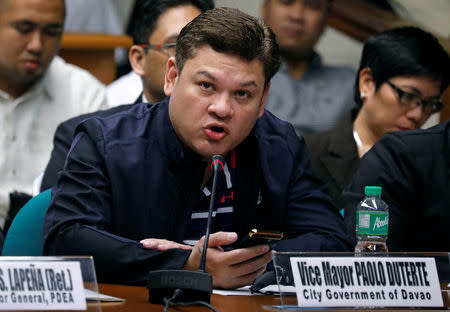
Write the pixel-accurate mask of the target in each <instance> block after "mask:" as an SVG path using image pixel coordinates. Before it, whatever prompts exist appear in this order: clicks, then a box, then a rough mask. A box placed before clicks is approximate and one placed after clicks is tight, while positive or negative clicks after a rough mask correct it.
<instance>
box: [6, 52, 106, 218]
mask: <svg viewBox="0 0 450 312" xmlns="http://www.w3.org/2000/svg"><path fill="white" fill-rule="evenodd" d="M105 107H106V97H105V87H104V85H103V84H102V83H101V82H100V81H98V80H97V79H96V78H95V77H93V76H92V75H91V74H89V73H88V72H87V71H85V70H83V69H81V68H78V67H76V66H74V65H71V64H67V63H65V62H64V60H63V59H61V58H60V57H55V58H54V60H53V61H52V63H51V65H50V66H49V68H48V70H47V72H46V74H45V75H44V77H43V79H41V80H40V81H39V82H38V83H36V84H35V85H34V86H33V87H32V88H31V89H30V90H28V91H27V92H26V93H24V94H23V95H22V96H20V97H19V98H16V99H14V98H12V97H11V96H10V95H9V94H7V93H6V92H4V91H2V90H0V225H3V223H4V218H5V216H6V214H7V212H8V209H9V193H10V192H12V191H18V192H25V193H28V194H32V185H33V180H34V179H35V178H36V177H37V176H39V175H40V174H41V173H42V172H43V171H44V170H45V167H46V165H47V162H48V161H49V159H50V153H51V150H52V147H53V135H54V133H55V130H56V127H57V126H58V124H59V123H61V122H62V121H65V120H67V119H68V118H71V117H74V116H77V115H81V114H85V113H89V112H93V111H96V110H99V109H102V108H105Z"/></svg>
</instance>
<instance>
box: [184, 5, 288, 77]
mask: <svg viewBox="0 0 450 312" xmlns="http://www.w3.org/2000/svg"><path fill="white" fill-rule="evenodd" d="M204 46H210V47H211V48H212V49H214V50H215V51H217V52H222V53H230V54H235V55H239V56H241V57H242V58H244V59H246V60H248V61H251V60H253V59H255V58H257V59H259V60H260V61H261V62H262V63H263V66H264V77H265V85H267V83H268V82H269V81H270V79H271V78H272V76H273V75H275V73H276V72H277V71H278V68H279V67H280V52H279V48H278V44H277V42H276V40H275V35H274V33H273V32H272V30H271V29H270V28H269V26H267V25H265V24H264V22H262V20H259V19H256V18H254V17H252V16H250V15H248V14H245V13H243V12H241V11H239V10H238V9H232V8H216V9H213V10H209V11H207V12H205V13H203V14H201V15H199V16H197V17H196V18H195V19H194V20H192V21H191V22H190V23H189V24H187V25H186V26H185V27H184V28H183V29H182V30H181V32H180V35H179V36H178V39H177V47H176V65H177V68H178V71H179V72H180V73H181V71H182V70H183V66H184V63H185V62H186V61H187V60H188V59H190V58H193V57H195V55H196V53H197V50H198V49H199V48H201V47H204Z"/></svg>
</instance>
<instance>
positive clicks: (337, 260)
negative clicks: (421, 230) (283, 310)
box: [290, 257, 443, 307]
mask: <svg viewBox="0 0 450 312" xmlns="http://www.w3.org/2000/svg"><path fill="white" fill-rule="evenodd" d="M290 260H291V267H292V273H293V277H294V283H295V290H296V293H297V301H298V306H300V307H377V306H378V307H380V306H385V307H388V306H390V307H406V306H408V307H442V306H443V302H442V295H441V289H440V285H439V279H438V275H437V271H436V263H435V260H434V258H401V257H392V258H391V257H354V258H353V257H321V258H318V257H291V258H290Z"/></svg>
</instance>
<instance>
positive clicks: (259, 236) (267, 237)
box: [237, 229, 283, 248]
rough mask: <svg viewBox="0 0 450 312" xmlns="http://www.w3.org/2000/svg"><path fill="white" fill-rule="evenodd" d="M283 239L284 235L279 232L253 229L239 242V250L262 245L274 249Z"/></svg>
mask: <svg viewBox="0 0 450 312" xmlns="http://www.w3.org/2000/svg"><path fill="white" fill-rule="evenodd" d="M282 238H283V233H281V232H279V231H271V230H258V229H252V230H250V231H249V232H248V234H247V235H246V236H245V237H244V238H242V239H241V240H240V241H239V242H238V244H237V248H245V247H251V246H256V245H262V244H267V245H270V246H271V247H272V246H273V245H274V244H275V243H276V242H278V241H279V240H280V239H282Z"/></svg>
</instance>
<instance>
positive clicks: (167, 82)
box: [164, 56, 179, 96]
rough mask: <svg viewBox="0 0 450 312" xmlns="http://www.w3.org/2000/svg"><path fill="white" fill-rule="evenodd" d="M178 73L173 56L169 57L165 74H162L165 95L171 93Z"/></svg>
mask: <svg viewBox="0 0 450 312" xmlns="http://www.w3.org/2000/svg"><path fill="white" fill-rule="evenodd" d="M178 75H179V73H178V68H177V64H176V62H175V58H174V57H173V56H172V57H169V59H168V60H167V65H166V75H165V76H164V93H165V94H166V96H170V95H171V94H172V92H173V89H174V88H175V84H176V82H177V79H178Z"/></svg>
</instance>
